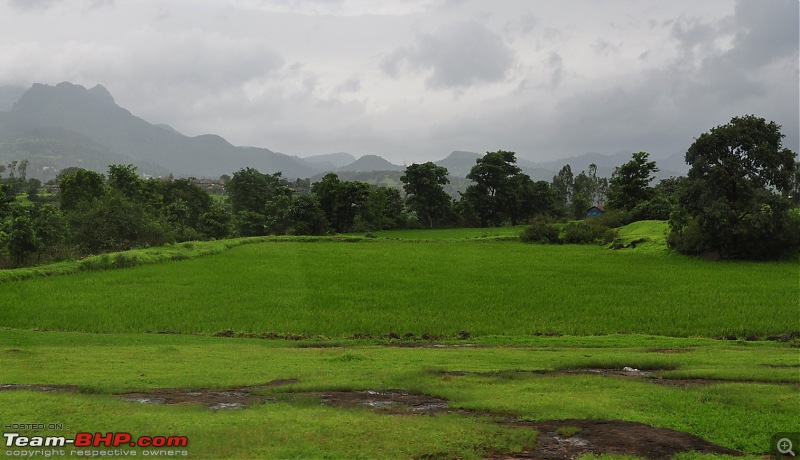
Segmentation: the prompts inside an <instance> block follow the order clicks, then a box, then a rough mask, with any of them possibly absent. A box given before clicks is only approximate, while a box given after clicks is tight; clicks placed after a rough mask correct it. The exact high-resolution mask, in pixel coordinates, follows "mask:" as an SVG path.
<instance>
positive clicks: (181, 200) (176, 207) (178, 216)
mask: <svg viewBox="0 0 800 460" xmlns="http://www.w3.org/2000/svg"><path fill="white" fill-rule="evenodd" d="M158 194H159V195H161V197H162V199H161V203H162V206H163V213H164V216H165V217H166V218H167V220H168V221H170V222H172V223H173V224H174V225H175V226H176V227H177V230H178V239H180V240H185V239H190V238H193V237H199V236H200V234H202V233H203V230H202V229H201V226H202V225H203V216H204V215H206V214H208V213H209V212H211V210H212V205H213V199H212V198H211V196H210V195H209V194H208V192H206V191H205V190H204V189H202V188H201V187H199V186H197V185H195V184H193V183H192V182H191V181H190V180H189V179H177V180H173V181H163V182H159V183H158ZM213 232H214V233H215V234H218V233H219V231H218V230H213ZM208 236H211V235H208ZM217 238H219V237H218V236H217Z"/></svg>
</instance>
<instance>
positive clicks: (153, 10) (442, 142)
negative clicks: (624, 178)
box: [0, 0, 800, 164]
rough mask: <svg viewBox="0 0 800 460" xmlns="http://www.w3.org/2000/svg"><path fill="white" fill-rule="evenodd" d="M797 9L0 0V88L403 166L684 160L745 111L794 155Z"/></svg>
mask: <svg viewBox="0 0 800 460" xmlns="http://www.w3.org/2000/svg"><path fill="white" fill-rule="evenodd" d="M799 17H800V13H799V12H798V1H797V0H740V1H733V0H685V1H684V0H670V1H657V0H569V1H563V0H473V1H470V0H403V1H401V0H395V1H388V0H387V1H372V0H0V43H2V45H1V46H0V85H25V86H28V85H30V84H32V83H34V82H38V83H46V84H51V85H52V84H56V83H58V82H60V81H71V82H73V83H77V84H81V85H84V86H87V87H91V86H94V85H95V84H98V83H99V84H102V85H103V86H105V87H106V88H108V89H109V91H110V92H111V93H112V95H113V96H114V97H115V99H116V101H117V103H118V104H119V105H121V106H122V107H125V108H127V109H129V110H130V111H131V112H133V113H134V114H135V115H137V116H140V117H142V118H144V119H145V120H147V121H150V122H151V123H166V124H169V125H171V126H172V127H174V128H175V129H177V130H179V131H181V132H183V133H184V134H187V135H192V136H193V135H198V134H203V133H215V134H219V135H221V136H223V137H225V138H226V139H227V140H229V141H230V142H231V143H233V144H236V145H254V146H259V147H266V148H269V149H271V150H274V151H280V152H283V153H288V154H293V155H299V156H308V155H314V154H322V153H331V152H337V151H346V152H350V153H352V154H354V155H356V156H361V155H365V154H378V155H382V156H384V157H386V158H387V159H389V160H391V161H393V162H395V163H399V164H402V163H403V162H407V163H412V162H419V161H427V160H436V159H440V158H443V157H445V156H446V155H447V154H449V153H450V152H451V151H453V150H468V151H475V152H485V151H490V150H491V151H493V150H498V149H503V150H513V151H516V152H517V155H518V157H522V158H527V159H530V160H550V159H555V158H559V157H565V156H571V155H580V154H583V153H587V152H599V153H603V154H612V153H617V152H620V151H626V152H634V151H641V150H644V151H648V152H650V153H651V154H652V155H653V156H654V157H664V156H667V155H670V154H673V153H676V152H685V150H686V149H687V147H688V146H689V145H690V144H691V143H692V141H693V139H694V138H695V137H697V136H699V135H700V134H701V133H703V132H706V131H708V130H709V129H710V128H712V127H714V126H717V125H721V124H724V123H727V122H728V121H729V120H730V119H731V117H733V116H738V115H745V114H751V113H752V114H756V115H758V116H761V117H764V118H767V119H768V120H774V121H776V122H777V123H779V124H781V125H783V132H784V134H786V136H787V137H786V139H785V142H784V144H785V145H786V146H787V147H789V148H791V149H792V150H795V151H798V150H800V148H798V125H800V119H799V117H800V116H799V115H798V113H799V112H800V110H799V109H798V105H800V103H799V102H798V101H800V94H799V90H798V80H799V79H800V72H799V71H798V46H799V45H798V44H799V43H800V36H799V35H798V21H799Z"/></svg>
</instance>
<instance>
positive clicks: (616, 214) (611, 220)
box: [591, 209, 635, 228]
mask: <svg viewBox="0 0 800 460" xmlns="http://www.w3.org/2000/svg"><path fill="white" fill-rule="evenodd" d="M591 220H592V221H593V222H595V223H597V224H599V225H602V226H604V227H608V228H619V227H623V226H625V225H628V224H630V223H631V222H633V221H634V220H635V219H634V218H633V216H632V215H631V213H630V212H627V211H624V210H622V209H613V210H610V211H606V212H605V213H603V215H602V216H598V217H593V218H591Z"/></svg>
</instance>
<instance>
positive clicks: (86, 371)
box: [0, 222, 800, 458]
mask: <svg viewBox="0 0 800 460" xmlns="http://www.w3.org/2000/svg"><path fill="white" fill-rule="evenodd" d="M663 228H664V223H663V222H649V223H648V222H644V223H638V224H637V225H633V226H629V227H626V228H624V229H623V230H622V231H621V232H620V241H625V242H630V241H635V240H637V239H642V238H647V239H648V241H646V242H644V243H643V244H639V245H637V247H636V248H635V249H625V250H619V251H611V250H608V249H605V248H601V247H597V246H572V245H565V246H542V245H529V244H523V243H519V242H517V241H515V237H516V234H517V233H518V232H519V229H492V230H490V231H486V230H481V229H473V230H470V229H459V230H425V231H422V230H421V231H407V232H386V233H383V232H379V234H378V238H374V239H373V238H367V239H364V238H358V237H337V238H291V237H284V238H261V239H242V240H229V241H219V242H210V243H188V244H182V245H173V246H170V247H165V248H153V249H148V250H141V251H130V252H127V253H119V254H111V255H106V256H98V257H95V258H89V259H85V260H83V261H75V262H70V263H67V264H64V265H56V266H48V267H40V268H37V269H27V270H14V271H5V272H0V276H2V279H0V306H1V307H2V315H0V327H3V326H5V327H6V329H0V369H2V372H0V375H2V377H0V384H3V383H30V384H53V385H54V384H71V385H78V386H79V387H80V389H81V391H80V392H79V393H58V392H50V393H42V392H33V391H0V420H3V421H11V422H16V421H26V422H45V423H64V424H65V425H67V426H68V427H69V428H67V429H66V431H63V432H36V433H35V434H37V435H45V434H53V435H67V436H71V435H73V434H74V433H75V432H77V431H89V432H94V431H97V432H109V431H126V432H130V433H132V434H133V435H134V436H140V435H182V436H187V437H188V438H189V439H190V446H189V453H190V456H191V457H193V458H421V457H422V458H454V457H457V458H481V457H486V456H491V455H492V454H493V453H496V452H517V451H520V450H521V449H523V448H530V447H532V446H533V445H534V444H535V442H536V433H535V431H534V430H531V429H519V428H511V427H508V426H503V425H499V424H497V423H495V421H496V420H493V419H492V417H490V414H503V415H507V416H512V417H515V418H519V419H522V420H530V421H538V420H547V419H569V418H595V419H623V420H631V421H638V422H642V423H646V424H649V425H653V426H659V427H667V428H672V429H676V430H680V431H686V432H689V433H693V434H695V435H698V436H700V437H703V438H705V439H707V440H709V441H712V442H715V443H718V444H721V445H724V446H727V447H730V448H734V449H740V450H743V451H745V452H748V453H749V454H752V455H761V454H765V453H766V452H767V451H768V448H769V446H768V440H769V438H770V437H771V436H772V435H773V434H774V433H776V432H783V431H800V425H798V422H797V418H796V415H797V407H798V405H800V374H798V367H797V366H798V362H799V361H798V349H797V348H793V347H792V345H796V344H786V343H778V342H764V341H759V342H747V341H744V340H741V339H740V340H737V341H727V340H726V341H721V340H713V339H710V338H704V337H714V336H726V335H730V334H735V335H737V336H739V337H740V338H741V337H743V336H745V335H748V334H754V335H758V336H762V337H763V336H765V335H768V334H776V333H785V332H790V331H792V330H798V329H800V315H798V311H799V310H798V307H800V304H798V302H799V301H800V284H799V281H800V264H798V263H796V262H794V263H789V262H784V263H768V264H758V263H729V262H706V261H702V260H697V259H690V258H685V257H680V256H669V257H668V256H666V255H665V254H666V253H665V251H664V247H663V240H662V239H660V238H663ZM493 232H495V233H493ZM506 232H508V233H506ZM243 243H252V244H247V245H243ZM202 255H208V256H207V257H199V256H202ZM121 267H132V268H121ZM110 268H120V269H115V270H107V269H110ZM46 275H51V276H49V277H45V276H46ZM11 328H15V329H11ZM30 329H49V330H51V331H93V332H104V333H103V334H86V333H78V332H33V331H31V330H30ZM227 329H230V330H233V331H237V332H252V333H262V332H275V333H279V334H282V333H293V334H303V335H306V336H307V338H306V339H304V340H296V341H293V340H260V339H243V338H216V337H210V336H209V334H212V333H215V332H218V331H221V330H227ZM143 331H178V332H182V333H184V334H181V335H174V334H142V333H141V332H143ZM459 331H468V332H469V335H470V337H469V338H468V339H464V338H457V335H458V333H459ZM120 332H130V333H126V334H121V333H120ZM389 332H397V333H398V334H399V335H400V336H402V335H404V334H405V333H407V332H410V333H413V334H414V338H413V339H411V340H404V339H397V338H394V339H388V338H381V336H383V335H385V334H388V333H389ZM618 332H624V334H617V333H618ZM189 333H197V334H201V335H189ZM547 333H555V334H572V335H568V336H563V337H547V336H546V335H540V334H547ZM354 334H370V335H371V336H372V337H373V339H368V340H365V339H362V340H355V339H353V338H351V337H352V336H353V335H354ZM423 334H432V335H438V334H445V335H447V336H448V337H447V338H443V339H439V342H440V343H449V344H450V345H453V346H452V347H449V348H440V347H425V348H408V347H391V346H384V345H385V344H387V343H396V342H406V343H410V342H412V341H414V340H418V339H419V338H420V337H421V336H422V335H423ZM595 334H604V335H597V336H595ZM606 334H607V335H606ZM637 334H652V335H637ZM322 336H325V337H329V339H326V338H324V337H322ZM667 336H672V337H667ZM681 337H690V338H681ZM422 343H425V342H424V341H423V342H422ZM665 351H666V352H665ZM626 366H629V367H634V368H638V369H643V370H648V371H650V372H652V373H653V374H651V375H655V376H658V377H662V378H679V379H698V378H704V379H715V381H714V382H705V383H701V382H694V383H692V382H691V381H689V382H685V383H686V384H682V385H663V384H655V383H652V382H650V381H647V380H646V379H642V378H631V377H625V376H619V375H602V374H588V373H574V372H572V373H570V372H568V371H570V370H574V369H585V368H610V369H617V370H619V369H621V368H623V367H626ZM276 379H298V382H297V383H294V384H291V385H288V386H281V387H274V388H269V389H265V390H263V392H264V394H265V395H267V396H269V397H270V398H272V402H268V403H265V404H260V405H256V406H253V407H250V408H248V409H244V410H237V411H211V410H209V409H207V408H205V407H202V406H194V405H179V406H169V407H165V406H158V405H142V404H137V403H132V402H126V401H122V400H119V399H117V398H116V397H114V396H112V395H111V394H112V393H118V392H124V391H135V390H146V389H150V388H171V387H181V388H187V387H188V388H204V387H211V388H229V387H239V386H247V385H259V384H263V383H265V382H268V381H271V380H276ZM717 380H718V381H717ZM787 382H788V383H787ZM389 389H401V390H406V391H410V392H415V393H424V394H428V395H433V396H438V397H442V398H446V399H448V401H449V404H450V407H451V408H461V409H468V410H471V411H476V412H478V413H481V414H484V415H482V416H464V415H460V414H455V413H454V414H446V415H437V416H387V415H381V414H375V413H372V412H370V411H369V410H367V409H362V408H354V409H341V408H332V407H327V406H324V405H321V404H320V400H319V397H313V396H309V397H302V396H296V395H292V393H294V392H305V391H326V390H389ZM4 423H6V422H4ZM27 434H34V433H32V432H28V433H27ZM409 440H413V442H410V441H409ZM681 458H693V456H692V455H691V454H688V455H683V456H681Z"/></svg>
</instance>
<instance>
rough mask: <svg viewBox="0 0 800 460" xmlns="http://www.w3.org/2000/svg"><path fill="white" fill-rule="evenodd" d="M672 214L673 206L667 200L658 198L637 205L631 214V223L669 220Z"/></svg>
mask: <svg viewBox="0 0 800 460" xmlns="http://www.w3.org/2000/svg"><path fill="white" fill-rule="evenodd" d="M671 212H672V204H671V203H670V202H669V201H667V199H666V198H663V197H656V198H653V199H652V200H648V201H643V202H641V203H639V204H637V205H636V207H635V208H633V209H632V210H631V212H630V215H631V221H632V222H634V221H637V220H667V219H669V215H670V213H671Z"/></svg>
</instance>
